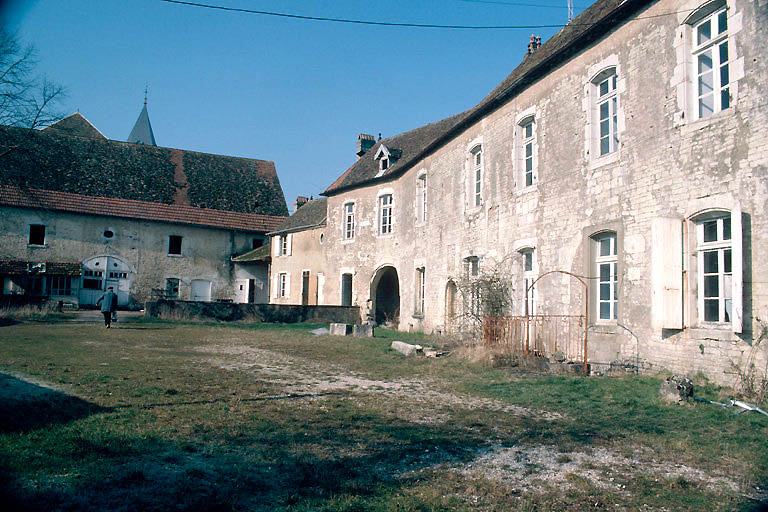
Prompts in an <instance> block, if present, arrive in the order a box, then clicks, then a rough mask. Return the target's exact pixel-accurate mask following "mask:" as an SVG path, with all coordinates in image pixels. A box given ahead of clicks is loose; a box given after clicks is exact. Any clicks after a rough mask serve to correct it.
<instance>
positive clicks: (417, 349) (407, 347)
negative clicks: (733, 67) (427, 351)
mask: <svg viewBox="0 0 768 512" xmlns="http://www.w3.org/2000/svg"><path fill="white" fill-rule="evenodd" d="M391 348H392V350H394V351H395V352H400V353H401V354H403V355H404V356H406V357H410V356H415V355H417V354H421V353H422V351H423V348H422V346H421V345H411V344H410V343H405V342H402V341H393V342H392V345H391Z"/></svg>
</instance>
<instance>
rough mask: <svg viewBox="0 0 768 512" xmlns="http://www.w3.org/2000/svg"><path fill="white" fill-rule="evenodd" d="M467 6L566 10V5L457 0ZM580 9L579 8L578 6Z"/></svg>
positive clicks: (491, 0) (499, 0)
mask: <svg viewBox="0 0 768 512" xmlns="http://www.w3.org/2000/svg"><path fill="white" fill-rule="evenodd" d="M458 1H459V2H466V3H468V4H492V5H512V6H515V7H544V8H546V9H567V8H568V6H567V5H558V4H529V3H522V2H503V1H501V0H458ZM579 7H580V6H579Z"/></svg>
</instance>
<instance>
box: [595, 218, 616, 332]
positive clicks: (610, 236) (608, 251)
mask: <svg viewBox="0 0 768 512" xmlns="http://www.w3.org/2000/svg"><path fill="white" fill-rule="evenodd" d="M594 240H595V262H594V271H595V277H596V280H597V294H596V298H597V300H596V306H597V319H598V320H600V321H615V320H616V319H617V314H616V313H617V309H618V304H619V295H618V272H617V271H618V261H619V259H618V250H617V246H616V233H614V232H610V233H601V234H599V235H596V236H595V237H594Z"/></svg>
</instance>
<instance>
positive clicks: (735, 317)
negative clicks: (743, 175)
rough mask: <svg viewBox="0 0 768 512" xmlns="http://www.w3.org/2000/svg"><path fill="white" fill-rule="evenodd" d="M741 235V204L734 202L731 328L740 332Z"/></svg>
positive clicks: (741, 302)
mask: <svg viewBox="0 0 768 512" xmlns="http://www.w3.org/2000/svg"><path fill="white" fill-rule="evenodd" d="M742 241H743V235H742V231H741V205H739V204H736V205H735V206H734V207H733V209H732V210H731V243H732V244H733V247H732V249H731V250H732V253H731V272H732V274H731V275H732V278H733V284H732V289H731V293H732V295H731V297H732V299H733V304H732V315H731V328H732V329H733V332H736V333H740V332H741V331H742V328H743V323H744V289H743V285H742V279H743V265H744V260H743V258H744V256H743V251H742V243H743V242H742Z"/></svg>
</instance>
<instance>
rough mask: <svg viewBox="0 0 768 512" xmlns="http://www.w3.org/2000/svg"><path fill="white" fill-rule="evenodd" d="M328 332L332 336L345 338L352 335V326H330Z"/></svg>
mask: <svg viewBox="0 0 768 512" xmlns="http://www.w3.org/2000/svg"><path fill="white" fill-rule="evenodd" d="M330 331H331V335H333V336H347V335H349V334H352V326H351V325H350V324H331V326H330Z"/></svg>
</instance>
